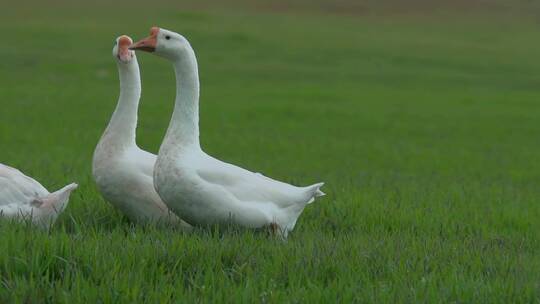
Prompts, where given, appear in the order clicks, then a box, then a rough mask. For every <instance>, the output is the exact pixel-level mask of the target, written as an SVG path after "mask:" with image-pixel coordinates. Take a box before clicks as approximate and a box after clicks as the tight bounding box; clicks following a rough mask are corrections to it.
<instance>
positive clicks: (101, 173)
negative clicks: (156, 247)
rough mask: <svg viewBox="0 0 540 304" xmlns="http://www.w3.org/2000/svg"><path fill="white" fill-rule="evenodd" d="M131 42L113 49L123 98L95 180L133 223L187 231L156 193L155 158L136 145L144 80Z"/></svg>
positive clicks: (98, 153) (99, 150)
mask: <svg viewBox="0 0 540 304" xmlns="http://www.w3.org/2000/svg"><path fill="white" fill-rule="evenodd" d="M132 42H133V41H132V40H131V38H129V37H128V36H120V37H118V38H117V39H116V42H115V45H114V47H113V56H114V58H115V59H116V63H117V67H118V74H119V76H120V97H119V98H118V105H117V106H116V110H115V111H114V114H113V115H112V118H111V121H110V122H109V125H108V127H107V129H106V130H105V133H103V136H102V137H101V139H100V141H99V143H98V145H97V147H96V150H95V152H94V159H93V162H92V167H93V170H92V172H93V176H94V180H95V181H96V184H97V186H98V189H99V191H100V192H101V194H102V195H103V197H104V198H105V199H106V200H107V201H109V202H110V203H111V204H112V205H113V206H114V207H116V208H118V209H119V210H120V211H121V212H123V213H124V214H125V215H126V216H127V217H128V218H129V219H130V220H132V221H134V222H138V223H143V222H164V223H177V222H178V223H180V224H181V225H183V226H186V227H187V226H189V225H187V224H186V223H185V222H183V221H181V220H180V219H179V218H178V217H177V216H176V215H175V214H174V213H172V212H170V211H169V209H168V208H167V206H166V205H165V204H164V203H163V202H162V201H161V199H160V198H159V196H158V194H157V193H156V191H155V190H154V186H153V171H154V164H155V162H156V156H155V155H154V154H151V153H149V152H146V151H144V150H141V149H140V148H139V147H138V146H137V144H136V142H135V132H136V128H137V110H138V106H139V98H140V95H141V80H140V75H139V64H138V63H137V58H136V57H135V52H134V51H131V50H129V49H128V47H129V45H130V44H131V43H132Z"/></svg>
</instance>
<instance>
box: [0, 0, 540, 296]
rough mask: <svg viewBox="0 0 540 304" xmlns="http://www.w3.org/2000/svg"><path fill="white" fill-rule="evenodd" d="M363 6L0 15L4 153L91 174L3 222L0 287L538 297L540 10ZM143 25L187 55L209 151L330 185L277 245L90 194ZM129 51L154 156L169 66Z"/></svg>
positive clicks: (44, 174)
mask: <svg viewBox="0 0 540 304" xmlns="http://www.w3.org/2000/svg"><path fill="white" fill-rule="evenodd" d="M355 3H356V2H353V1H350V0H342V1H338V2H335V3H334V4H331V3H330V2H324V1H322V0H317V1H314V2H309V1H303V0H302V1H296V2H294V3H293V4H290V5H288V4H287V2H286V1H283V0H280V1H277V2H274V3H272V4H271V5H270V4H268V3H266V4H265V3H263V2H262V1H258V2H253V3H252V2H248V1H241V0H237V1H235V2H234V3H231V4H227V5H226V4H221V5H220V6H219V7H213V6H211V5H210V3H209V2H204V3H202V4H201V3H199V4H197V3H195V2H193V3H186V4H182V5H180V4H175V3H174V2H173V1H158V2H152V4H150V3H145V2H142V1H140V0H136V1H133V2H131V3H128V2H125V3H123V4H115V5H114V7H110V6H109V5H108V4H106V2H105V1H102V0H100V1H97V2H96V3H93V4H90V3H86V4H84V5H82V4H80V3H79V4H80V5H81V6H77V5H76V4H71V2H67V1H66V0H56V1H51V2H50V3H49V4H48V5H45V4H43V2H37V1H35V3H34V4H33V5H32V6H29V5H28V3H27V2H25V3H22V2H21V3H11V4H9V8H8V9H3V10H2V12H0V17H2V18H0V28H2V37H3V39H2V45H1V47H0V58H1V59H0V70H1V71H2V72H1V73H0V109H1V110H0V143H1V146H0V147H1V149H0V162H2V163H5V164H8V165H12V166H15V167H18V168H20V169H21V170H22V171H23V172H25V173H27V174H28V175H30V176H33V177H35V178H36V179H37V180H39V181H40V182H42V183H43V185H44V186H46V187H47V188H48V189H49V190H56V189H57V188H60V187H61V186H63V185H65V184H67V183H69V182H72V181H75V182H78V183H79V184H80V187H79V189H78V190H77V191H76V192H75V193H74V195H73V196H72V199H71V201H70V205H69V206H68V208H67V209H66V211H65V213H64V214H63V215H62V216H61V217H60V219H59V221H58V222H57V224H56V225H55V226H54V228H53V229H52V230H51V231H49V232H44V231H40V230H37V229H34V228H32V227H28V226H26V225H23V224H21V225H16V224H12V223H8V222H1V223H0V277H1V280H0V286H1V287H0V302H2V303H8V302H25V303H36V302H49V303H57V302H59V303H99V302H101V303H121V302H123V303H134V302H143V301H146V302H148V303H165V302H177V303H182V302H184V303H188V302H204V303H211V302H229V303H238V302H270V303H283V302H308V303H321V302H327V303H328V302H345V303H349V302H377V303H396V302H409V303H416V302H426V303H437V302H459V303H466V302H469V303H478V302H486V303H495V302H499V303H511V302H527V303H530V302H540V237H539V234H540V204H539V203H540V140H539V138H540V26H539V23H538V20H540V17H539V16H540V15H538V14H537V12H538V7H537V5H536V6H535V4H534V3H533V2H525V1H514V3H513V4H508V3H506V4H505V3H504V2H502V1H494V4H492V5H490V6H489V7H482V2H481V1H471V3H470V6H468V2H467V1H457V2H451V1H446V2H445V1H440V6H437V5H428V3H430V2H427V1H415V3H416V6H414V5H411V6H405V5H403V4H401V5H397V3H400V1H396V0H386V1H385V3H386V4H380V3H379V4H377V3H376V2H375V1H365V2H360V4H358V3H356V4H355ZM152 25H159V26H162V27H164V28H167V29H171V30H175V31H177V32H180V33H182V34H184V35H185V36H186V37H187V38H188V39H189V40H190V41H191V43H192V45H193V47H194V49H195V52H196V54H197V57H198V61H199V68H200V76H201V143H202V145H203V147H204V148H205V150H206V151H207V152H208V153H209V154H212V155H214V156H216V157H218V158H220V159H223V160H225V161H228V162H231V163H234V164H237V165H241V166H243V167H246V168H249V169H252V170H254V171H259V172H263V173H264V174H265V175H268V176H271V177H274V178H277V179H281V180H284V181H287V182H290V183H294V184H298V185H308V184H311V183H315V182H318V181H324V182H326V185H325V187H324V190H325V192H326V193H327V196H326V197H324V198H322V199H320V200H318V201H317V202H316V203H314V204H312V205H310V206H309V207H308V208H306V210H305V212H304V214H303V215H302V216H301V218H300V220H299V222H298V224H297V226H296V229H295V231H294V232H293V233H292V234H291V235H290V238H289V240H288V241H287V242H282V241H280V240H278V239H275V238H272V237H271V236H268V235H266V234H263V233H254V232H251V231H245V230H240V229H225V230H217V229H208V230H204V229H198V230H196V231H195V232H193V233H183V232H181V231H179V230H178V229H175V228H173V227H162V228H160V227H155V226H136V225H133V224H131V223H130V222H129V221H127V220H126V219H125V218H124V217H123V216H122V215H121V214H120V213H119V212H117V211H116V210H115V209H113V208H112V206H111V205H109V204H108V203H107V202H106V201H104V200H103V199H102V197H101V196H100V194H99V193H98V191H97V189H96V186H95V185H94V183H93V181H92V177H91V159H92V153H93V149H94V147H95V145H96V143H97V141H98V139H99V137H100V135H101V133H102V132H103V130H104V128H105V127H106V125H107V122H108V119H109V118H110V115H111V114H112V111H113V110H114V108H115V106H116V101H117V96H118V80H117V71H116V65H115V61H114V59H113V58H112V55H111V50H112V47H113V42H114V39H115V37H116V36H118V35H120V34H129V35H131V36H132V37H133V38H135V39H139V38H142V37H144V36H146V35H147V34H148V29H149V28H150V26H152ZM138 59H139V63H140V65H141V70H142V80H143V96H142V100H141V108H140V111H139V129H138V143H139V145H140V146H141V147H143V148H145V149H147V150H148V151H152V152H154V153H155V152H157V150H158V148H159V144H160V142H161V140H162V138H163V136H164V133H165V130H166V127H167V125H168V122H169V119H170V115H171V111H172V107H173V100H174V92H175V88H174V74H173V70H172V67H171V66H170V65H169V64H168V62H166V61H164V60H162V59H159V58H156V57H154V56H151V55H149V54H146V53H139V54H138Z"/></svg>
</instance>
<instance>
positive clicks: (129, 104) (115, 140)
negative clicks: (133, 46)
mask: <svg viewBox="0 0 540 304" xmlns="http://www.w3.org/2000/svg"><path fill="white" fill-rule="evenodd" d="M118 75H119V77H120V96H119V97H118V104H117V106H116V109H115V110H114V113H113V115H112V118H111V121H110V122H109V125H108V126H107V129H106V130H105V133H104V135H103V139H102V140H104V139H107V144H109V145H115V146H123V147H125V146H131V145H135V136H136V135H135V133H136V129H137V111H138V108H139V98H140V97H141V78H140V75H139V64H138V63H137V59H136V58H133V59H132V61H130V62H129V63H127V64H124V63H118Z"/></svg>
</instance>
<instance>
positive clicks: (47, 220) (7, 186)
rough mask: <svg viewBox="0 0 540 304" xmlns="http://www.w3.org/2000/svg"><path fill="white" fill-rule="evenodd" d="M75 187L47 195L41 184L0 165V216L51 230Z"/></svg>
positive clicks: (71, 185)
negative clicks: (29, 222) (30, 222)
mask: <svg viewBox="0 0 540 304" xmlns="http://www.w3.org/2000/svg"><path fill="white" fill-rule="evenodd" d="M76 188H77V184H69V185H67V186H65V187H64V188H62V189H60V190H58V191H56V192H53V193H49V191H47V189H45V188H44V187H43V186H42V185H41V184H40V183H38V182H37V181H35V180H34V179H32V178H30V177H28V176H26V175H24V174H23V173H22V172H21V171H19V170H17V169H15V168H11V167H8V166H6V165H3V164H0V216H2V217H6V218H15V219H18V220H29V221H32V223H34V224H35V225H37V226H39V227H42V228H46V229H48V228H50V227H51V225H52V224H54V222H55V221H56V219H57V218H58V215H59V214H60V213H62V211H64V209H65V208H66V207H67V205H68V201H69V196H70V194H71V191H73V190H75V189H76Z"/></svg>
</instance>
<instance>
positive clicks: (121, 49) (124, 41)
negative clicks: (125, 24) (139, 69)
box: [117, 35, 133, 62]
mask: <svg viewBox="0 0 540 304" xmlns="http://www.w3.org/2000/svg"><path fill="white" fill-rule="evenodd" d="M132 43H133V40H131V38H129V37H128V36H126V35H123V36H121V37H120V38H118V54H117V56H118V59H120V60H122V61H123V62H128V61H129V60H130V59H131V58H132V57H133V55H132V52H131V51H130V50H129V46H130V45H131V44H132Z"/></svg>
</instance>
